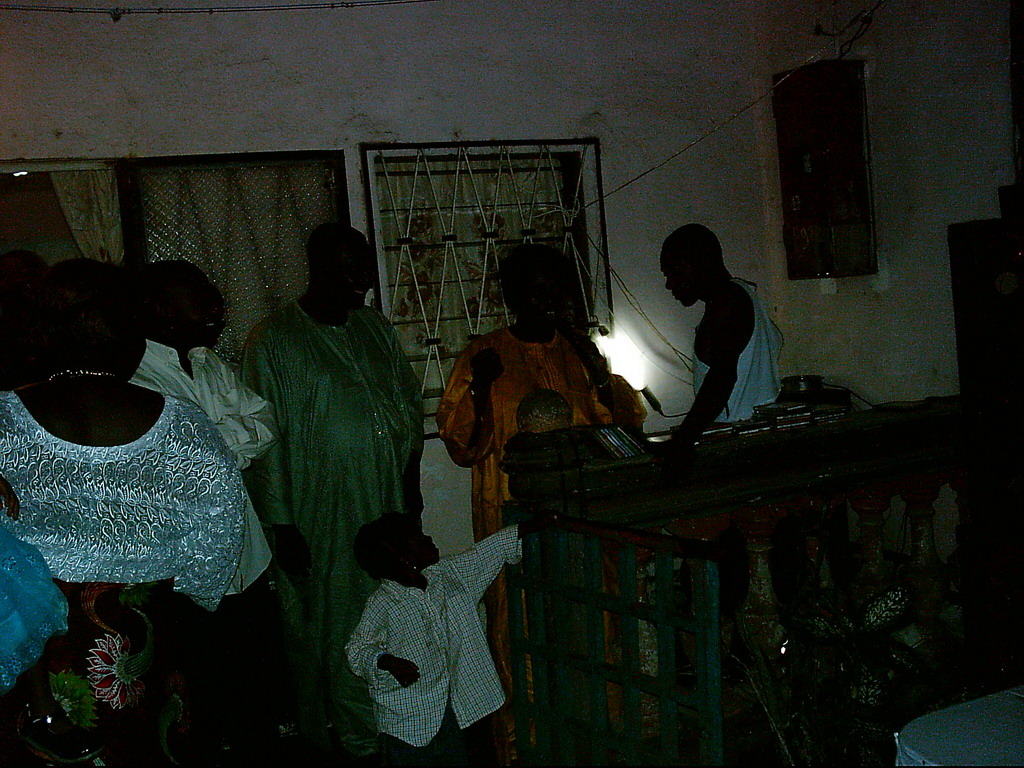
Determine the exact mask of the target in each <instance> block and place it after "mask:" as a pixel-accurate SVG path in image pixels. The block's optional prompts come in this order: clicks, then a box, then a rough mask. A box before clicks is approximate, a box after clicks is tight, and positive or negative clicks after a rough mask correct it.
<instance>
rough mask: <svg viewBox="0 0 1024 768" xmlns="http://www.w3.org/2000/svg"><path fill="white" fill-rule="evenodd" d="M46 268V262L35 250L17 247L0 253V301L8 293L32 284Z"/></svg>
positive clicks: (44, 272) (40, 277)
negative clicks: (17, 248)
mask: <svg viewBox="0 0 1024 768" xmlns="http://www.w3.org/2000/svg"><path fill="white" fill-rule="evenodd" d="M46 270H47V266H46V262H45V261H43V257H42V256H40V255H39V254H38V253H36V252H35V251H26V250H23V249H19V250H15V251H7V252H6V253H0V302H2V301H3V300H4V298H5V297H6V296H8V295H9V294H17V293H21V292H22V291H24V290H25V289H26V288H27V287H31V286H34V285H35V284H36V283H38V282H39V280H41V279H42V277H43V275H44V274H46Z"/></svg>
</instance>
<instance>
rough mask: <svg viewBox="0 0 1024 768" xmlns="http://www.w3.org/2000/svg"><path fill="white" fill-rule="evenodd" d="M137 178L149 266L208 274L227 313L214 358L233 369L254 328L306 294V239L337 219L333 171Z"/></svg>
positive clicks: (238, 170) (200, 171) (178, 170)
mask: <svg viewBox="0 0 1024 768" xmlns="http://www.w3.org/2000/svg"><path fill="white" fill-rule="evenodd" d="M141 179H142V207H143V216H144V221H145V229H146V252H147V258H148V259H149V260H150V261H160V260H165V259H184V260H186V261H190V262H192V263H193V264H195V265H196V266H198V267H199V268H200V269H202V270H203V271H204V272H205V273H206V275H207V277H209V278H210V281H211V282H212V283H213V284H214V285H216V286H217V287H218V288H219V289H220V291H221V293H223V294H224V298H225V300H226V301H227V306H228V312H227V325H226V327H225V329H224V333H223V334H222V335H221V338H220V341H219V342H218V344H217V352H218V353H219V354H220V355H222V356H223V357H225V358H227V359H228V360H231V361H233V362H236V361H238V360H239V359H240V357H241V351H242V347H243V346H244V344H245V339H246V337H247V336H248V334H249V331H250V330H251V329H252V327H253V326H254V325H255V324H256V323H258V322H259V321H260V320H262V319H263V318H264V317H266V316H267V315H268V314H269V313H270V312H272V311H273V310H274V309H276V308H277V307H279V306H281V305H282V304H283V303H285V302H287V301H290V300H292V299H294V298H295V297H297V296H298V295H299V294H301V293H302V291H303V290H304V289H305V287H306V282H307V280H308V270H307V265H306V252H305V242H306V238H307V237H308V236H309V233H310V232H311V231H312V229H313V227H315V226H316V225H317V224H320V223H321V222H324V221H332V220H334V219H335V217H336V211H335V200H336V193H335V184H336V182H335V178H334V166H333V165H332V164H331V163H329V162H296V163H283V164H282V163H275V164H267V165H251V166H247V165H237V166H226V167H225V166H220V167H218V166H189V167H170V168H168V167H159V168H145V169H143V171H142V175H141Z"/></svg>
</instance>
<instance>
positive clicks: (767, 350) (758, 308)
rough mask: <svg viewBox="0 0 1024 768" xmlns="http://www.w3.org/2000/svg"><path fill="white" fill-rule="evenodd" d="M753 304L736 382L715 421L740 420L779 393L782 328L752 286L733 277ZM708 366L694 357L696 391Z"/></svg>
mask: <svg viewBox="0 0 1024 768" xmlns="http://www.w3.org/2000/svg"><path fill="white" fill-rule="evenodd" d="M733 282H734V283H736V285H738V286H740V287H741V288H742V289H743V290H744V291H746V292H747V295H748V296H750V301H751V303H752V304H753V305H754V332H753V333H752V334H751V335H750V341H748V342H747V346H746V347H744V348H743V352H741V353H740V357H739V360H737V361H736V385H735V386H734V387H733V388H732V394H731V395H730V396H729V402H728V403H726V406H725V410H723V411H722V412H721V413H720V414H719V415H718V418H716V419H715V421H727V422H732V421H742V420H743V419H749V418H750V417H751V416H753V415H754V406H755V405H764V404H765V403H774V402H775V398H777V397H778V396H779V389H780V387H781V385H782V380H781V379H780V378H779V350H781V349H782V332H781V331H780V330H779V329H778V326H776V325H775V323H774V322H772V319H771V317H769V316H768V310H767V309H766V308H765V306H764V303H763V302H762V301H761V299H759V298H758V296H757V293H756V292H755V289H754V286H752V285H750V284H748V283H745V282H744V281H742V280H737V279H733ZM707 372H708V366H707V365H705V364H704V363H702V362H701V361H700V360H698V359H697V358H696V357H694V360H693V389H694V392H699V391H700V388H701V385H702V384H703V383H704V377H705V376H706V375H707Z"/></svg>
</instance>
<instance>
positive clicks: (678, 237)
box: [661, 224, 722, 265]
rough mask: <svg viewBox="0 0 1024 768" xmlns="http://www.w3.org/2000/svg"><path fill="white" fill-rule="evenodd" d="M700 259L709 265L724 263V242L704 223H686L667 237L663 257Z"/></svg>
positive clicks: (662, 248)
mask: <svg viewBox="0 0 1024 768" xmlns="http://www.w3.org/2000/svg"><path fill="white" fill-rule="evenodd" d="M680 256H684V257H685V258H688V259H700V260H702V261H704V262H705V263H707V264H709V265H715V264H722V244H721V243H720V242H719V241H718V236H717V235H715V233H714V232H712V231H711V230H710V229H708V228H707V227H705V226H704V225H703V224H686V225H684V226H682V227H679V229H677V230H676V231H675V232H673V233H672V234H671V235H669V236H668V237H666V238H665V242H664V244H663V245H662V246H661V258H662V259H665V258H668V257H671V258H678V257H680Z"/></svg>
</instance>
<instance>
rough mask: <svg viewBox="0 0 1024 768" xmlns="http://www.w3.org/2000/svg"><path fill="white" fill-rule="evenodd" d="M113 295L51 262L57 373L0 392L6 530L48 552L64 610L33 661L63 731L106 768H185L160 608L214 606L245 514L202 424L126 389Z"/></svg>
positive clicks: (179, 405) (156, 398)
mask: <svg viewBox="0 0 1024 768" xmlns="http://www.w3.org/2000/svg"><path fill="white" fill-rule="evenodd" d="M124 287H125V282H124V275H123V271H122V270H121V269H120V268H118V267H114V266H111V265H109V264H101V263H99V262H95V261H89V260H86V259H81V260H75V261H69V262H63V263H62V264H59V265H57V266H55V267H53V268H52V269H51V270H50V272H49V274H48V275H47V277H46V279H45V281H44V286H43V301H42V308H43V309H44V310H45V314H44V315H41V316H40V320H41V321H44V320H45V321H46V322H47V323H48V324H49V325H50V326H51V327H50V328H49V330H48V333H47V338H48V344H47V349H46V353H47V355H46V356H47V359H48V360H49V361H50V364H51V366H52V370H53V373H52V375H51V376H50V377H49V378H48V379H47V380H45V381H42V382H40V383H38V384H35V385H32V386H29V387H24V388H22V389H20V390H19V391H18V392H7V393H0V472H2V473H3V474H4V475H5V476H6V477H7V479H8V480H9V481H10V484H11V486H12V487H13V488H14V490H15V491H16V493H17V495H18V497H19V498H20V500H21V513H20V516H19V518H18V520H16V521H15V520H11V519H7V518H5V519H3V521H2V523H3V525H4V526H5V527H6V528H8V529H9V530H10V531H11V532H12V533H13V534H14V535H16V536H18V537H19V538H21V539H23V540H24V541H26V542H28V543H30V544H32V545H33V546H35V547H36V548H37V549H38V550H39V551H40V552H41V553H42V554H43V557H44V558H45V559H46V562H47V565H48V566H49V567H50V570H51V571H52V572H53V574H54V577H55V579H56V580H57V585H58V586H59V587H60V588H61V590H62V591H63V592H64V594H65V597H67V599H68V606H69V616H68V633H67V635H65V636H64V637H60V638H55V640H54V641H53V642H52V643H51V646H48V647H47V652H46V655H45V656H44V661H45V662H46V664H47V666H48V667H49V671H50V672H51V681H52V683H53V684H54V685H57V686H58V687H60V688H61V690H60V692H59V695H58V698H59V699H61V700H62V701H64V700H66V701H67V702H68V703H67V704H65V709H67V710H68V716H69V718H70V719H71V720H72V722H73V723H74V724H75V725H79V726H81V727H85V728H90V729H92V728H95V729H96V732H98V733H100V734H102V736H103V740H104V742H105V744H106V747H105V749H104V752H103V754H102V758H103V762H104V764H106V765H108V766H110V765H140V764H159V763H164V762H167V761H169V760H177V761H181V760H183V759H188V757H189V755H188V752H189V750H188V743H187V739H186V738H185V736H186V734H187V729H186V727H185V724H186V721H185V719H184V712H183V707H184V702H185V701H187V695H186V692H185V690H184V683H183V681H182V679H181V676H180V675H179V674H177V670H176V662H175V659H174V657H173V649H174V645H175V642H174V640H173V639H170V638H171V637H172V636H173V634H174V627H173V626H170V622H169V621H168V603H169V601H168V598H169V596H170V592H171V590H172V589H173V590H175V591H178V592H183V593H184V594H186V595H188V596H189V597H191V598H192V599H193V600H195V601H196V602H197V603H199V604H200V605H203V606H204V607H206V608H209V609H212V608H214V607H215V606H216V605H217V603H218V602H219V600H220V598H221V596H222V595H223V594H224V592H225V590H226V589H227V587H228V584H229V582H230V579H231V576H232V574H233V573H234V571H235V568H236V565H237V562H238V553H239V549H240V546H241V532H242V523H243V517H242V516H243V512H244V508H245V507H244V498H245V497H244V490H243V487H242V482H241V475H240V473H239V471H238V469H237V468H236V466H235V460H234V457H233V456H232V455H231V453H230V451H229V450H228V448H227V446H226V445H225V444H224V442H223V440H221V438H220V437H219V435H218V434H217V431H216V429H215V427H214V426H213V424H212V423H211V422H210V420H209V418H208V417H207V416H206V415H205V414H204V413H203V412H202V411H201V410H200V409H199V408H198V407H197V406H195V405H193V404H192V403H189V402H186V401H183V400H177V399H175V398H171V397H164V396H163V395H160V394H158V393H156V392H153V391H150V390H147V389H143V388H142V387H137V386H135V385H132V384H129V383H128V380H129V379H130V378H131V375H132V373H133V372H134V370H135V367H136V366H137V365H138V362H139V359H140V358H141V356H142V352H143V349H144V340H143V339H142V337H141V336H140V335H138V334H137V332H136V331H135V329H134V327H133V323H132V318H131V313H130V312H129V306H128V305H129V302H128V301H127V295H126V294H125V293H124ZM54 692H55V693H58V691H56V690H55V691H54ZM0 727H3V724H0Z"/></svg>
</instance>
